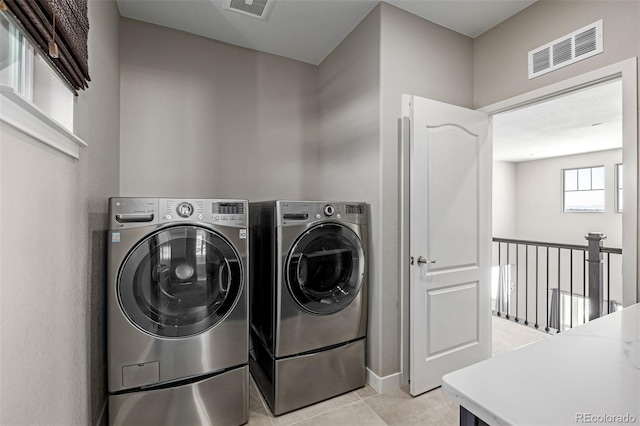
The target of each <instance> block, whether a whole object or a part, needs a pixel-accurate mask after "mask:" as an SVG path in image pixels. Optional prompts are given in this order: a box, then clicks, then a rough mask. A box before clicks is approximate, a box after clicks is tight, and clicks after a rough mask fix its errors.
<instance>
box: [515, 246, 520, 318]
mask: <svg viewBox="0 0 640 426" xmlns="http://www.w3.org/2000/svg"><path fill="white" fill-rule="evenodd" d="M519 253H520V245H519V244H516V317H515V318H514V319H515V320H516V322H518V278H519V275H520V262H519V261H518V254H519Z"/></svg>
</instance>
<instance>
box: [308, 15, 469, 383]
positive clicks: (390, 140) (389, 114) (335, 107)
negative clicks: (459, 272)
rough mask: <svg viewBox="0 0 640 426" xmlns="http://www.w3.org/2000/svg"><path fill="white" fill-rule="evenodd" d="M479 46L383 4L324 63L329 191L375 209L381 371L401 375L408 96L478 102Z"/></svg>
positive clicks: (373, 286)
mask: <svg viewBox="0 0 640 426" xmlns="http://www.w3.org/2000/svg"><path fill="white" fill-rule="evenodd" d="M416 46H419V48H416ZM472 48H473V46H472V40H471V39H470V38H468V37H466V36H463V35H460V34H457V33H455V32H453V31H451V30H448V29H445V28H443V27H440V26H438V25H436V24H434V23H431V22H428V21H425V20H423V19H421V18H418V17H416V16H414V15H411V14H409V13H407V12H404V11H402V10H400V9H398V8H396V7H394V6H391V5H389V4H386V3H381V4H380V5H378V7H376V8H375V9H374V10H373V11H372V12H371V13H370V14H369V16H367V18H366V19H365V20H363V22H361V23H360V24H359V25H358V27H356V29H355V30H354V31H353V32H352V33H351V34H349V36H348V37H347V38H346V39H345V40H344V41H343V42H342V43H341V44H340V45H339V46H338V47H337V48H336V49H335V50H334V51H333V52H332V53H331V54H330V55H329V56H328V57H327V59H325V61H323V62H322V63H321V64H320V90H321V92H320V93H321V102H320V105H321V114H320V116H321V129H322V130H321V137H320V140H321V149H320V162H319V164H320V175H321V188H320V195H321V198H327V199H333V198H340V199H355V200H363V201H366V202H368V203H370V205H371V227H370V251H369V253H370V262H369V274H370V275H369V278H370V280H369V288H370V298H369V302H370V307H371V309H370V314H369V329H368V338H369V342H368V354H367V367H368V368H369V369H371V371H373V372H374V373H375V374H376V375H378V376H380V377H387V376H390V375H393V374H396V373H398V372H399V371H400V353H401V348H400V335H401V319H400V301H401V288H400V283H399V259H398V251H399V246H398V244H399V240H398V232H399V222H398V213H399V211H398V209H399V207H398V191H399V180H398V164H399V156H398V154H399V140H398V131H399V128H398V119H399V118H400V116H401V103H400V102H401V95H402V94H403V93H409V94H415V95H420V96H424V97H429V98H432V99H437V100H441V101H445V102H449V103H453V104H457V105H461V106H467V107H470V106H471V104H472V98H473V91H472V82H473V73H472V70H473V54H472V53H473V52H472Z"/></svg>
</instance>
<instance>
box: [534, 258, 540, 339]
mask: <svg viewBox="0 0 640 426" xmlns="http://www.w3.org/2000/svg"><path fill="white" fill-rule="evenodd" d="M538 248H540V246H536V323H535V324H534V325H533V326H534V327H535V328H538V291H539V288H538Z"/></svg>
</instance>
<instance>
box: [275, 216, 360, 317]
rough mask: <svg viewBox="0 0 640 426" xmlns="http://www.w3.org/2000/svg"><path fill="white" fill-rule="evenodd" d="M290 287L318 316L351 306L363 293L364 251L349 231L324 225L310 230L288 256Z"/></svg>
mask: <svg viewBox="0 0 640 426" xmlns="http://www.w3.org/2000/svg"><path fill="white" fill-rule="evenodd" d="M286 268H287V272H286V275H287V284H288V286H289V290H290V292H291V294H292V296H293V298H294V300H295V301H296V302H297V303H298V304H299V305H300V306H301V307H302V308H304V309H305V310H306V311H308V312H311V313H314V314H332V313H335V312H338V311H340V310H342V309H344V308H345V307H347V306H348V305H349V304H350V303H351V302H352V301H353V299H355V297H356V296H357V295H358V293H359V292H360V288H361V287H362V280H363V277H364V268H365V260H364V250H363V248H362V242H361V241H360V239H359V238H358V236H357V235H356V234H355V233H354V232H353V231H352V230H351V229H349V228H347V227H345V226H342V225H339V224H335V223H324V224H321V225H317V226H315V227H313V228H311V229H309V230H307V231H306V232H305V233H304V234H303V235H302V236H300V237H299V238H298V240H297V241H296V242H295V243H294V244H293V247H292V249H291V250H290V251H289V255H288V257H287V263H286Z"/></svg>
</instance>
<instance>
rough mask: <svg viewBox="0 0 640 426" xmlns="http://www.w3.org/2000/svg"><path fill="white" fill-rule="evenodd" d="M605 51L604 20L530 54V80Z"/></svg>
mask: <svg viewBox="0 0 640 426" xmlns="http://www.w3.org/2000/svg"><path fill="white" fill-rule="evenodd" d="M603 51H604V47H603V43H602V19H601V20H599V21H597V22H594V23H593V24H591V25H587V26H586V27H584V28H580V29H579V30H577V31H574V32H572V33H571V34H568V35H566V36H564V37H560V38H559V39H557V40H554V41H552V42H551V43H547V44H545V45H544V46H540V47H538V48H537V49H533V50H532V51H530V52H529V79H532V78H535V77H538V76H540V75H542V74H546V73H548V72H550V71H554V70H557V69H558V68H562V67H566V66H567V65H570V64H573V63H576V62H578V61H581V60H583V59H587V58H589V57H591V56H594V55H597V54H598V53H602V52H603Z"/></svg>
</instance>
